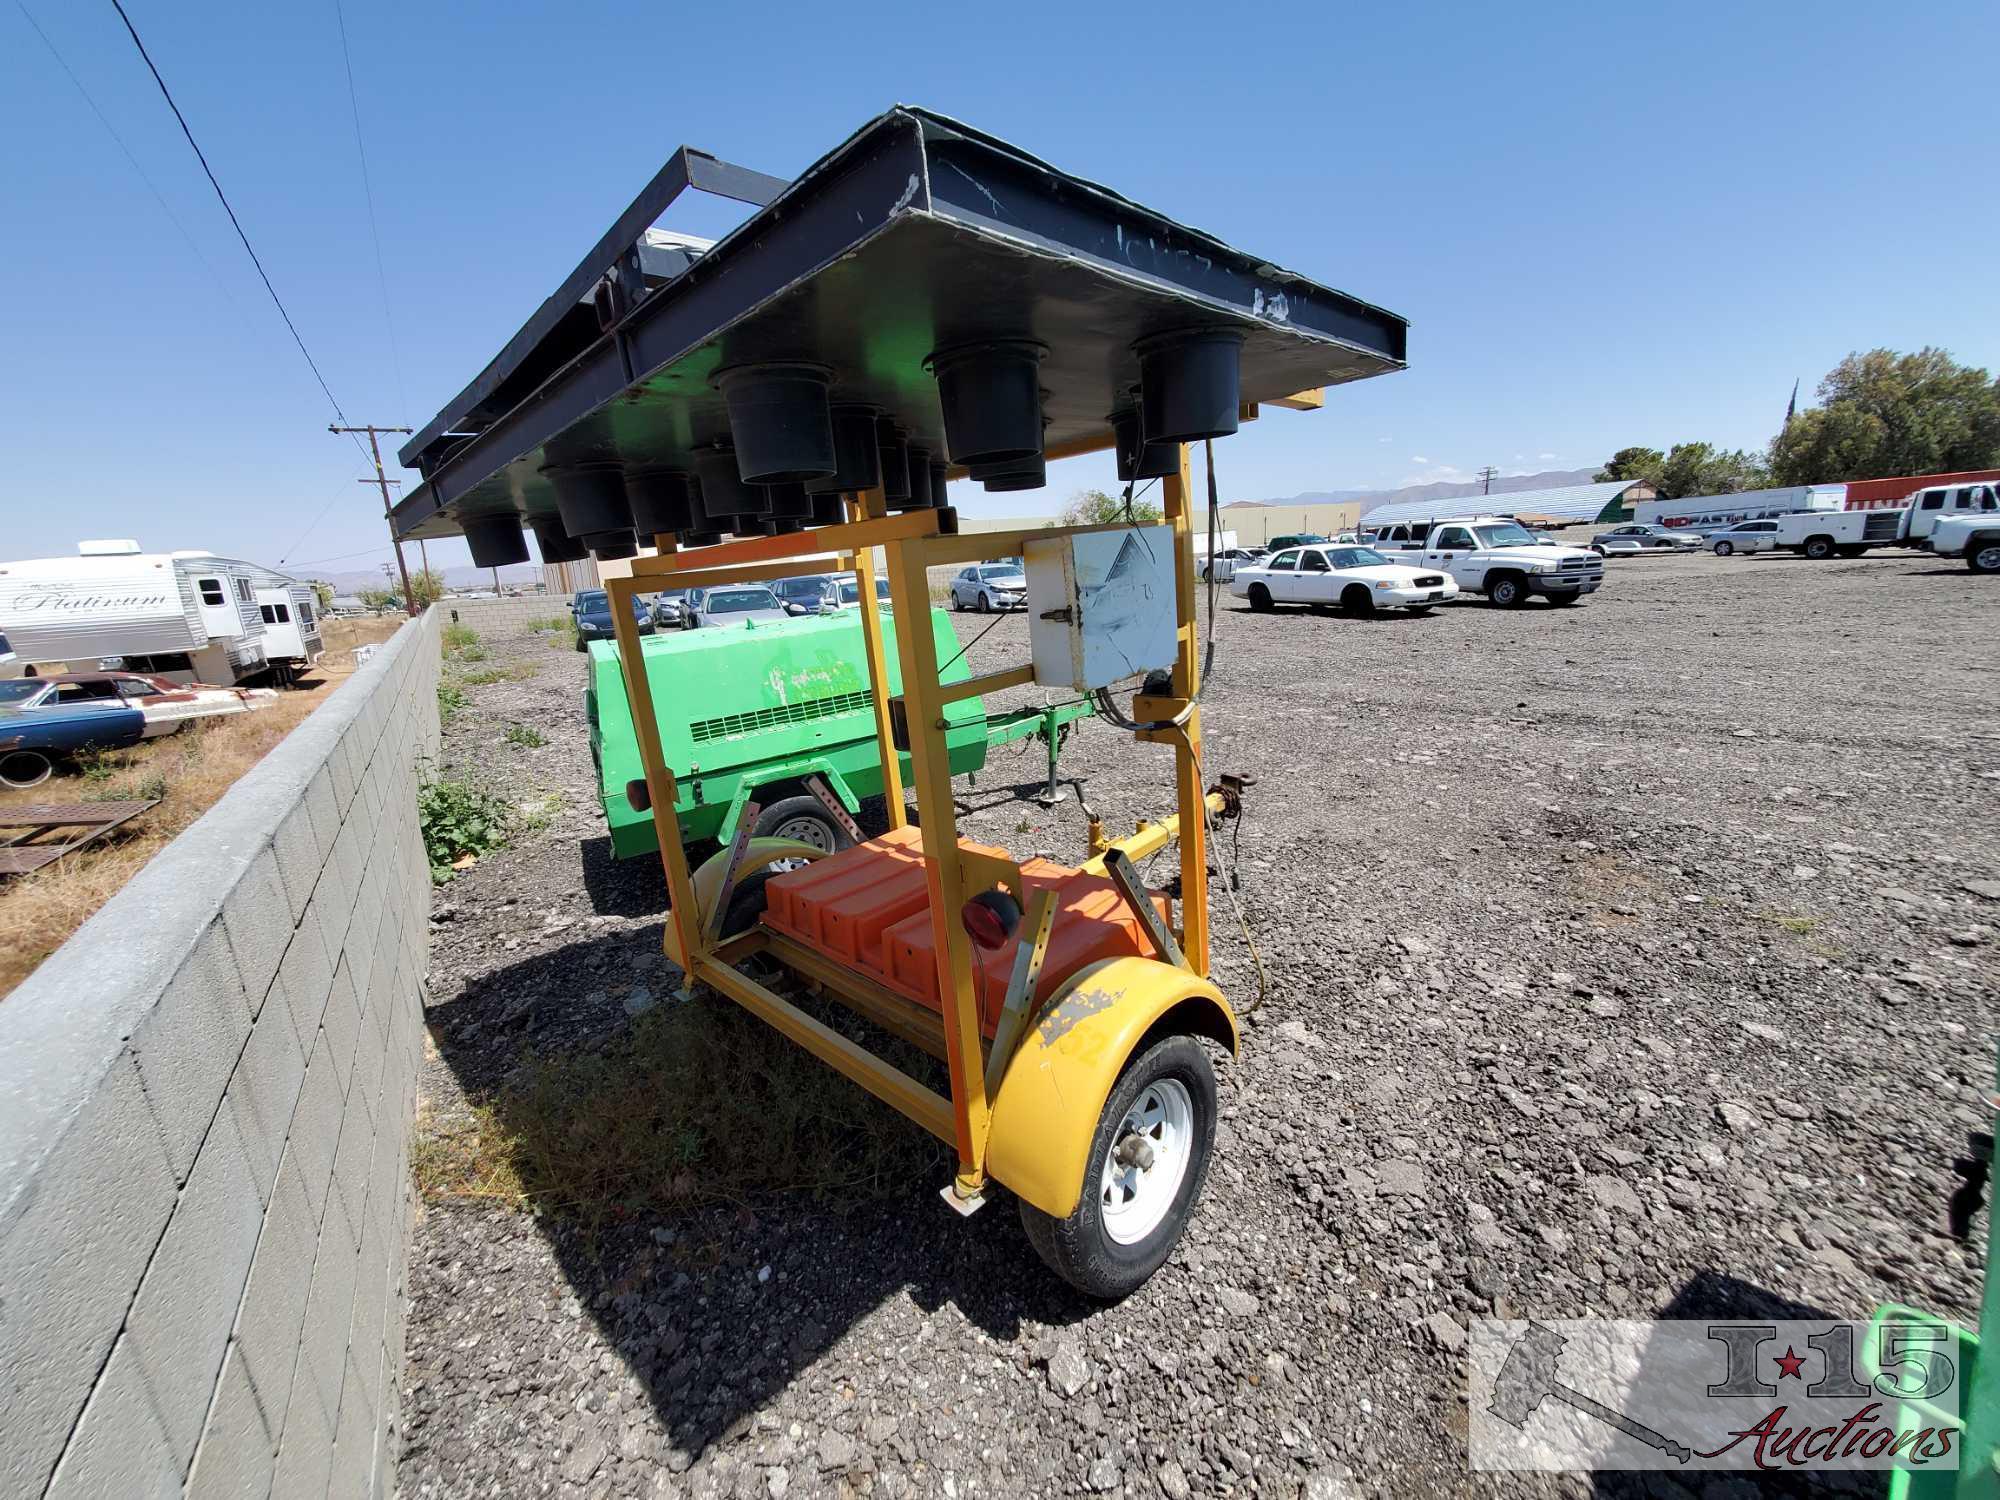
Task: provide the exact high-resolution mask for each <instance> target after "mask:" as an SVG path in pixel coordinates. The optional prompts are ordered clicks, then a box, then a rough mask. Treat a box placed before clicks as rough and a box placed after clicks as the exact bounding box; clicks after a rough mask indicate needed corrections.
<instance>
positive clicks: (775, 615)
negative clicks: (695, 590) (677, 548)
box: [688, 583, 791, 628]
mask: <svg viewBox="0 0 2000 1500" xmlns="http://www.w3.org/2000/svg"><path fill="white" fill-rule="evenodd" d="M790 618H791V616H790V615H788V614H786V613H785V606H784V605H783V604H781V603H780V602H779V600H778V596H777V595H776V594H774V593H772V592H771V591H770V590H769V589H768V588H766V587H765V586H764V585H763V584H761V583H757V584H750V583H735V584H729V585H727V586H725V587H722V588H713V589H703V590H702V591H701V593H700V594H699V595H698V596H696V598H695V603H694V610H693V614H692V617H691V618H690V619H689V620H688V624H689V626H690V627H696V628H698V627H701V626H704V625H705V626H709V627H714V626H717V625H750V624H755V625H763V624H767V623H775V622H777V621H780V620H789V619H790Z"/></svg>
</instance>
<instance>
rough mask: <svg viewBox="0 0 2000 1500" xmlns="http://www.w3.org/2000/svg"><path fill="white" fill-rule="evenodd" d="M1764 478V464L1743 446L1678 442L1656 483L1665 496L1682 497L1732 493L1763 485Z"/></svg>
mask: <svg viewBox="0 0 2000 1500" xmlns="http://www.w3.org/2000/svg"><path fill="white" fill-rule="evenodd" d="M1765 480H1766V475H1765V470H1764V466H1763V464H1762V463H1760V462H1759V461H1758V460H1757V459H1755V458H1753V457H1751V456H1750V455H1749V454H1748V453H1745V452H1744V451H1743V450H1742V449H1740V448H1716V447H1713V446H1711V445H1710V444H1708V443H1675V444H1674V446H1673V449H1672V451H1671V452H1669V453H1668V454H1667V458H1666V462H1665V463H1663V464H1662V465H1660V477H1659V478H1658V479H1656V480H1655V481H1654V483H1655V484H1657V485H1658V486H1659V487H1660V498H1661V499H1662V500H1679V499H1681V498H1682V497H1683V496H1686V495H1733V494H1735V493H1736V492H1737V491H1738V490H1754V489H1757V488H1760V487H1761V486H1762V485H1763V484H1764V483H1765Z"/></svg>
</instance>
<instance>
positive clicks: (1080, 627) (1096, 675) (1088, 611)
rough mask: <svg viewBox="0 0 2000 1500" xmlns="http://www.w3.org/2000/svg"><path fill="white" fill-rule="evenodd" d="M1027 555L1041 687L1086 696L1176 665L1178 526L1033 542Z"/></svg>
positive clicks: (1030, 623) (1037, 676)
mask: <svg viewBox="0 0 2000 1500" xmlns="http://www.w3.org/2000/svg"><path fill="white" fill-rule="evenodd" d="M1021 552H1022V557H1021V561H1022V564H1023V567H1024V570H1025V571H1026V573H1027V575H1028V641H1029V645H1030V647H1031V648H1032V650H1033V652H1034V659H1035V682H1036V684H1037V685H1038V686H1040V687H1049V688H1070V689H1073V690H1075V691H1077V692H1087V691H1089V690H1091V689H1093V688H1101V687H1109V686H1110V685H1111V684H1112V683H1114V682H1119V681H1122V680H1123V679H1125V678H1127V677H1136V676H1138V675H1140V674H1141V673H1144V672H1150V671H1152V670H1153V669H1154V668H1156V667H1170V666H1172V665H1173V664H1174V655H1175V646H1176V641H1175V610H1174V533H1173V528H1172V527H1169V526H1125V527H1120V528H1119V529H1118V530H1116V531H1092V532H1086V533H1084V534H1082V535H1080V536H1079V535H1065V536H1051V537H1048V538H1034V537H1031V538H1029V539H1028V541H1027V542H1026V543H1024V544H1023V546H1022V549H1021Z"/></svg>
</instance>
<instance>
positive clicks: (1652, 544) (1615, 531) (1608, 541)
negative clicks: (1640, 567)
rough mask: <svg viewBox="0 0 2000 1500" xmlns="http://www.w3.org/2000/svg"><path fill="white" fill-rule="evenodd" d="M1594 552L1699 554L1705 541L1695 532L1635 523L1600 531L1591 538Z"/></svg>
mask: <svg viewBox="0 0 2000 1500" xmlns="http://www.w3.org/2000/svg"><path fill="white" fill-rule="evenodd" d="M1590 550H1591V551H1592V552H1595V553H1596V554H1597V555H1598V556H1599V557H1605V556H1608V555H1610V554H1611V553H1614V552H1699V551H1701V538H1700V536H1698V535H1697V534H1696V533H1694V532H1692V531H1676V530H1674V528H1673V527H1671V526H1661V525H1659V524H1658V523H1657V522H1649V523H1647V524H1645V525H1639V524H1636V523H1635V524H1633V525H1630V526H1614V527H1612V528H1611V529H1610V530H1609V531H1600V532H1598V533H1597V535H1596V536H1594V537H1592V538H1591V539H1590Z"/></svg>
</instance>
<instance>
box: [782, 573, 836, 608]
mask: <svg viewBox="0 0 2000 1500" xmlns="http://www.w3.org/2000/svg"><path fill="white" fill-rule="evenodd" d="M771 592H772V593H774V594H776V595H777V596H778V602H779V603H780V604H782V605H783V606H784V607H785V613H786V614H789V615H816V614H819V613H820V612H821V611H822V610H825V609H827V608H829V607H830V606H831V605H832V604H833V603H834V602H835V601H836V600H837V599H838V598H839V597H840V591H839V589H838V588H837V587H836V586H835V584H834V581H833V577H832V575H831V574H827V573H808V574H805V575H803V576H801V577H798V578H780V579H779V580H778V581H777V582H776V583H774V584H772V585H771Z"/></svg>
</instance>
